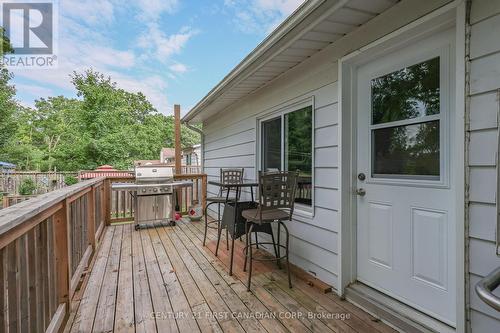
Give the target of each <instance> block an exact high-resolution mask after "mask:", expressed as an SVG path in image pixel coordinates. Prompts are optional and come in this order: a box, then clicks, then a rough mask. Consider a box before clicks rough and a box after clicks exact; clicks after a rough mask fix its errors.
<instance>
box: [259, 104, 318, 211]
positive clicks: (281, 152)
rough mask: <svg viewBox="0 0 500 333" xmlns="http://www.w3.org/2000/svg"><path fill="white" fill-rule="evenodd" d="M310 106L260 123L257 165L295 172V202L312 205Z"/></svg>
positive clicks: (263, 167)
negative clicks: (259, 151) (296, 176)
mask: <svg viewBox="0 0 500 333" xmlns="http://www.w3.org/2000/svg"><path fill="white" fill-rule="evenodd" d="M312 121H313V119H312V107H311V106H308V107H305V108H302V109H299V110H296V111H293V112H288V113H284V114H282V115H280V116H278V117H275V118H272V119H269V120H265V121H262V122H261V147H262V148H261V154H262V155H261V168H262V170H264V171H279V170H285V171H296V170H298V171H299V183H298V189H297V196H296V198H295V202H296V203H300V204H304V205H308V206H311V205H312V190H313V189H312V168H313V166H312V149H313V147H312V129H313V128H312V126H313V123H312Z"/></svg>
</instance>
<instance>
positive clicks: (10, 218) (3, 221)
mask: <svg viewBox="0 0 500 333" xmlns="http://www.w3.org/2000/svg"><path fill="white" fill-rule="evenodd" d="M105 179H106V178H105V177H100V178H94V179H89V180H86V181H83V182H80V183H77V184H75V185H72V186H68V187H64V188H61V189H59V190H55V191H53V192H49V193H46V194H41V195H39V196H38V197H36V198H34V199H31V200H27V201H23V202H21V203H18V204H16V205H14V206H11V207H8V208H5V209H2V210H0V237H1V236H2V235H4V234H5V233H7V232H9V231H11V230H13V229H14V228H16V227H18V226H20V225H22V224H23V223H24V222H26V221H28V220H30V219H31V218H33V217H35V216H37V215H38V214H40V213H43V212H44V211H46V210H48V209H50V208H52V207H53V206H55V205H57V204H59V203H60V202H62V201H63V200H65V199H66V198H69V197H71V196H73V195H75V194H77V193H79V192H81V191H83V190H85V189H86V188H88V187H89V186H93V185H96V184H99V183H100V182H103V181H104V180H105Z"/></svg>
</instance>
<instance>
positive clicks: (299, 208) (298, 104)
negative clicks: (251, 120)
mask: <svg viewBox="0 0 500 333" xmlns="http://www.w3.org/2000/svg"><path fill="white" fill-rule="evenodd" d="M306 107H311V118H312V119H311V122H312V126H311V141H312V142H311V145H312V157H311V159H312V164H311V165H312V167H311V169H312V170H311V184H312V185H311V186H312V192H311V205H310V206H308V205H304V204H300V203H296V204H295V211H296V212H297V215H300V216H304V217H311V218H312V217H314V213H315V192H316V191H315V164H316V163H315V153H316V146H315V132H316V126H315V113H316V109H315V103H314V95H311V96H309V97H306V98H302V99H299V100H296V101H294V102H291V103H288V104H286V105H283V106H280V107H278V108H275V109H273V110H272V111H270V112H268V113H266V114H265V115H262V116H260V117H257V119H256V128H255V133H256V140H255V142H256V147H255V152H256V159H255V162H256V165H255V179H258V177H259V171H260V170H262V162H263V160H262V148H261V147H262V123H263V122H265V121H268V120H271V119H274V118H278V117H279V118H281V119H282V121H281V170H283V169H284V164H285V161H284V152H285V149H284V148H285V147H284V145H285V128H284V126H285V122H284V121H283V119H284V117H285V115H286V114H288V113H292V112H295V111H299V110H300V109H303V108H306Z"/></svg>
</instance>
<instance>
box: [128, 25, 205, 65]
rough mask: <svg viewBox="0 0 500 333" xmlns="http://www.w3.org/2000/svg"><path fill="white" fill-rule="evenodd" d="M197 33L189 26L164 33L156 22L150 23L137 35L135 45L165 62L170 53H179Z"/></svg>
mask: <svg viewBox="0 0 500 333" xmlns="http://www.w3.org/2000/svg"><path fill="white" fill-rule="evenodd" d="M197 33H198V32H197V31H196V30H193V29H192V28H190V27H184V28H182V29H181V30H180V31H179V32H178V33H176V34H173V35H166V34H165V33H164V32H163V31H161V30H160V28H159V26H158V25H157V24H151V25H150V27H149V30H147V31H146V32H145V33H144V34H143V35H141V36H140V37H139V40H138V42H137V45H138V46H140V47H142V48H144V49H145V50H146V51H147V52H148V55H149V56H150V57H152V58H154V59H155V60H158V61H161V62H167V61H168V60H169V58H170V57H171V56H172V55H174V54H178V53H180V51H181V50H182V49H183V48H184V46H185V45H186V44H187V42H188V41H189V40H190V39H191V37H193V36H194V35H196V34H197Z"/></svg>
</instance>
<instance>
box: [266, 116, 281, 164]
mask: <svg viewBox="0 0 500 333" xmlns="http://www.w3.org/2000/svg"><path fill="white" fill-rule="evenodd" d="M262 170H264V171H277V170H281V117H280V118H275V119H271V120H268V121H265V122H263V123H262Z"/></svg>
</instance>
